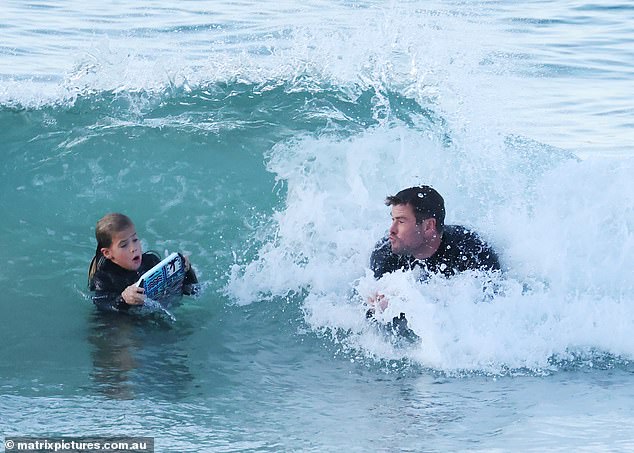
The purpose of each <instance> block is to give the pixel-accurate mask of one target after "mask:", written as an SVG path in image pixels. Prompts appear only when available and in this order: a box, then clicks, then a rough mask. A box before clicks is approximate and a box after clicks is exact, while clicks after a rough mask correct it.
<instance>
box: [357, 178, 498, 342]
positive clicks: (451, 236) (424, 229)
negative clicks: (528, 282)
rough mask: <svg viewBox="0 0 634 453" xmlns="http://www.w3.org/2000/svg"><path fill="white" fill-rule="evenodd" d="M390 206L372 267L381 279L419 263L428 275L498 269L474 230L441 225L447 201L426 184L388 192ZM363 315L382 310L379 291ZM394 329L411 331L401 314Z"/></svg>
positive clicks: (384, 305) (489, 249)
mask: <svg viewBox="0 0 634 453" xmlns="http://www.w3.org/2000/svg"><path fill="white" fill-rule="evenodd" d="M385 204H386V205H387V206H391V207H392V225H391V226H390V230H389V235H388V236H387V237H385V238H383V240H381V241H380V242H379V243H378V244H377V246H376V248H375V250H374V252H372V256H371V257H370V267H371V269H372V271H373V272H374V277H375V278H377V279H379V278H381V277H382V276H383V275H385V274H387V273H391V272H394V271H396V270H399V269H403V270H409V269H414V268H420V269H421V271H422V278H423V279H425V278H427V277H428V276H429V275H430V274H440V275H444V276H445V277H451V276H452V275H455V274H457V273H459V272H464V271H467V270H487V271H493V270H499V269H500V263H499V260H498V257H497V255H496V254H495V252H494V251H493V249H492V248H491V247H489V246H488V245H487V244H486V243H485V242H484V241H483V240H482V239H480V238H479V237H478V235H477V234H476V233H474V232H473V231H470V230H468V229H466V228H464V227H462V226H458V225H447V226H446V225H445V201H444V200H443V198H442V197H441V196H440V194H439V193H438V192H436V190H434V189H433V188H431V187H429V186H420V187H410V188H408V189H404V190H401V191H400V192H399V193H397V194H396V195H394V196H390V197H387V198H386V200H385ZM368 304H369V305H370V306H371V307H372V308H370V309H369V310H368V312H367V313H366V317H368V318H374V310H375V309H374V307H375V306H376V305H378V308H379V309H385V307H386V306H387V300H386V299H385V297H384V296H383V295H382V294H377V295H376V296H375V297H372V298H371V299H370V300H368ZM391 327H392V329H393V330H394V331H395V332H397V333H399V334H405V335H408V336H409V335H411V334H413V332H411V331H410V330H409V329H408V328H407V320H406V319H405V314H404V313H401V315H400V316H398V317H395V318H394V319H393V320H392V326H391Z"/></svg>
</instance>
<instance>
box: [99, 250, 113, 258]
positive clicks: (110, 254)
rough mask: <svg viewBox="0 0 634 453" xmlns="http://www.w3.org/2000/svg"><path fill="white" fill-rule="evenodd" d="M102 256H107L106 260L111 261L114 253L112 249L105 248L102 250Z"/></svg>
mask: <svg viewBox="0 0 634 453" xmlns="http://www.w3.org/2000/svg"><path fill="white" fill-rule="evenodd" d="M101 254H102V255H103V256H105V257H106V258H108V259H111V258H112V253H110V249H109V248H106V247H103V248H102V249H101Z"/></svg>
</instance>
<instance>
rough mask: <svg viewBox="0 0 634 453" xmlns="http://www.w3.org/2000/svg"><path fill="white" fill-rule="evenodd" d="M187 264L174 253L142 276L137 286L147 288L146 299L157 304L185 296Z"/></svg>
mask: <svg viewBox="0 0 634 453" xmlns="http://www.w3.org/2000/svg"><path fill="white" fill-rule="evenodd" d="M183 280H185V263H184V261H183V258H182V257H181V256H180V255H179V254H178V253H172V254H171V255H169V256H168V257H167V258H165V259H164V260H162V261H161V262H160V263H158V264H156V265H155V266H154V267H153V268H152V269H150V270H149V271H147V272H145V273H144V274H143V275H141V278H140V279H139V281H138V282H137V286H139V287H142V288H145V297H147V298H149V299H152V300H155V301H157V302H160V301H162V300H163V299H166V298H171V297H173V296H181V295H182V294H183Z"/></svg>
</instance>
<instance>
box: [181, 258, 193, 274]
mask: <svg viewBox="0 0 634 453" xmlns="http://www.w3.org/2000/svg"><path fill="white" fill-rule="evenodd" d="M181 256H182V257H183V262H184V264H185V272H189V270H190V269H191V268H192V263H190V262H189V257H188V256H185V255H181Z"/></svg>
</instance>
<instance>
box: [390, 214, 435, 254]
mask: <svg viewBox="0 0 634 453" xmlns="http://www.w3.org/2000/svg"><path fill="white" fill-rule="evenodd" d="M424 225H425V222H423V223H421V224H420V225H417V224H416V216H415V215H414V209H413V208H412V206H411V205H409V204H399V205H394V206H392V226H391V227H390V236H389V239H390V244H391V246H392V253H395V254H397V255H414V254H415V253H416V252H417V251H418V250H420V249H421V248H422V247H424V246H425V244H426V242H427V240H426V239H425V234H424Z"/></svg>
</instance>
